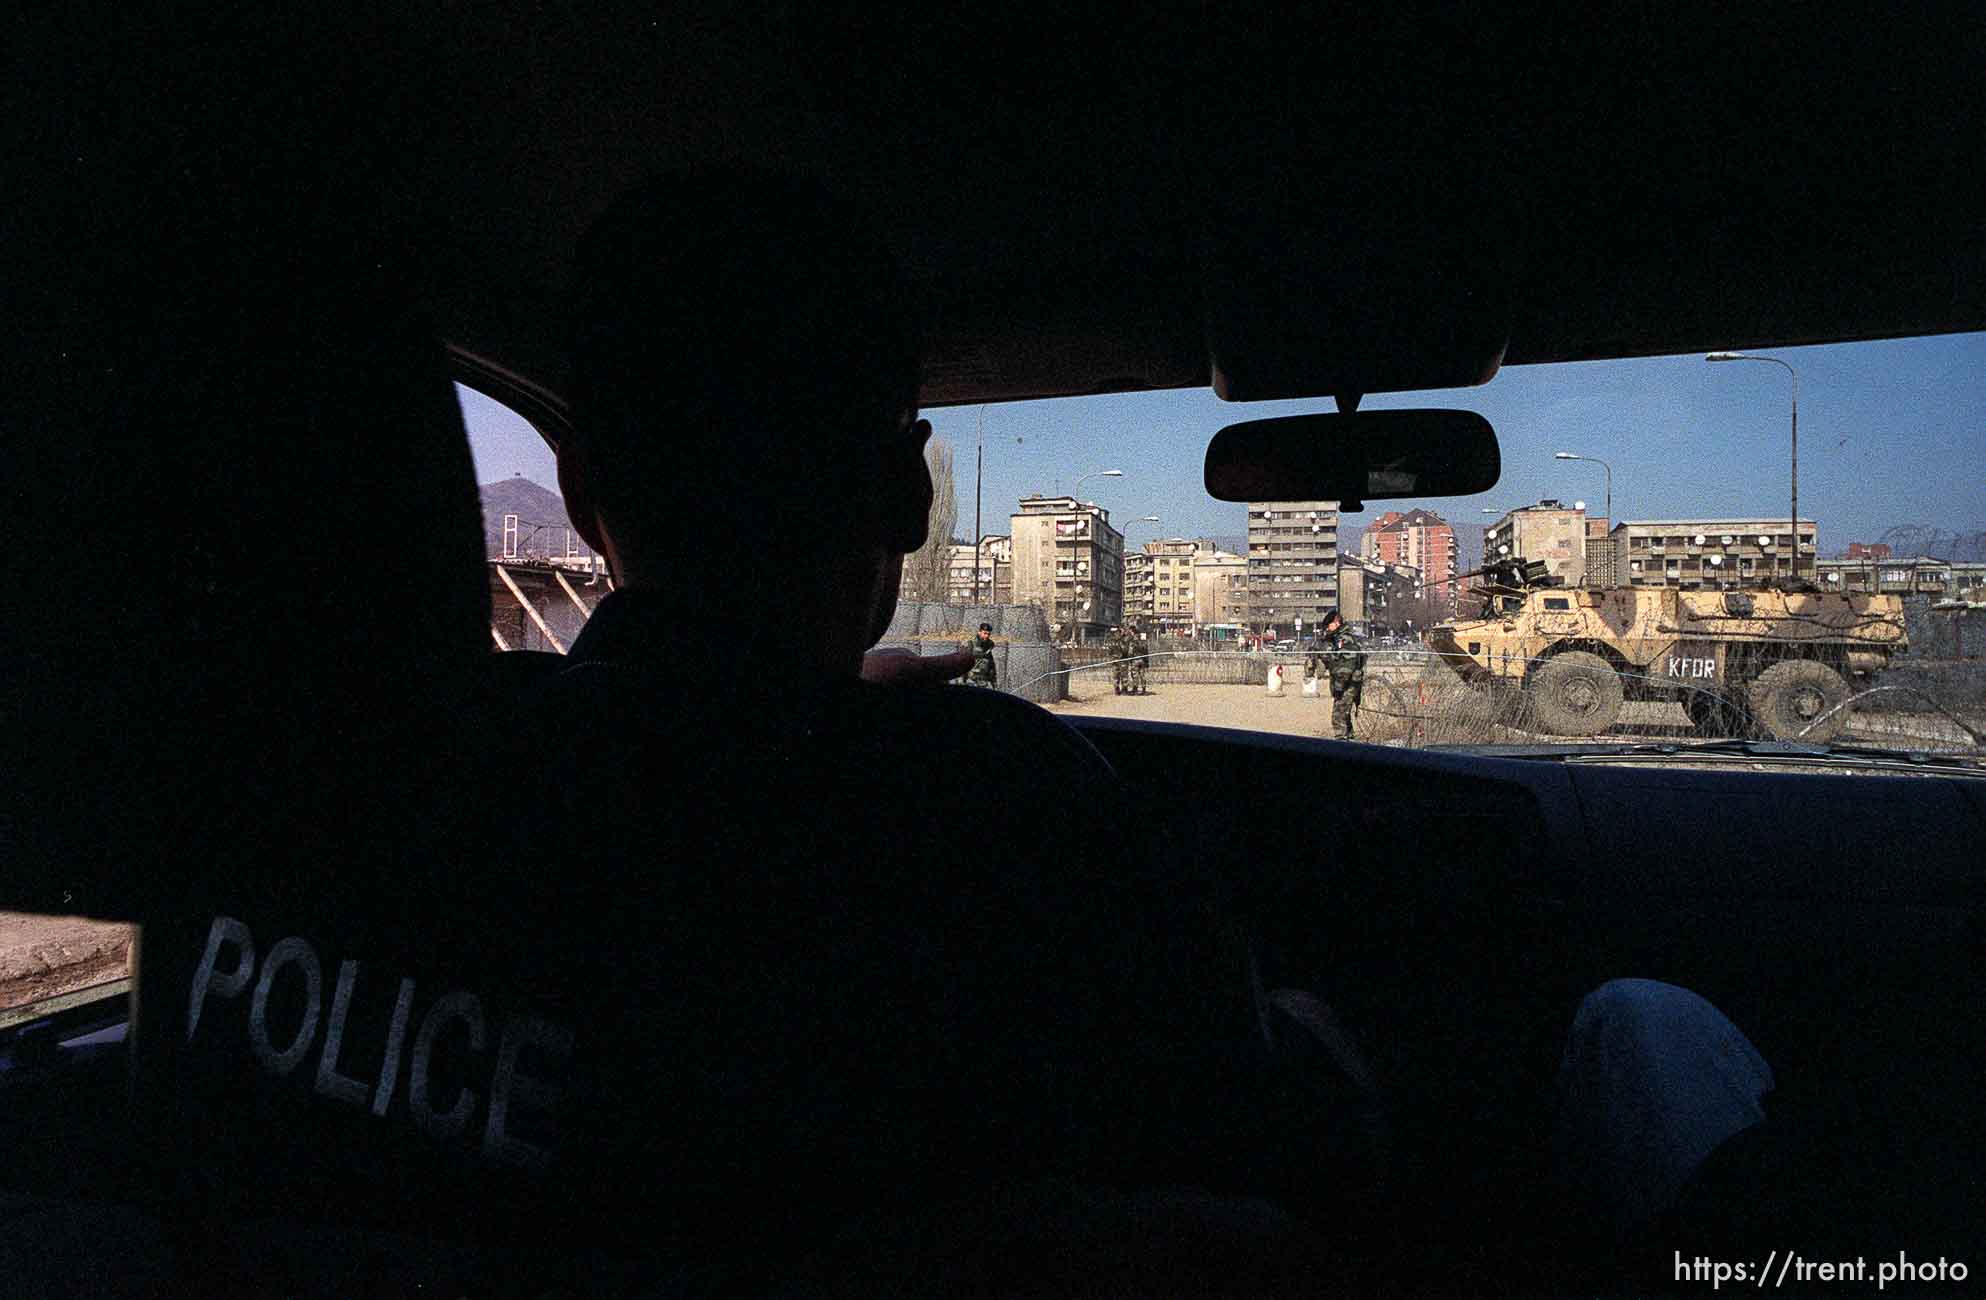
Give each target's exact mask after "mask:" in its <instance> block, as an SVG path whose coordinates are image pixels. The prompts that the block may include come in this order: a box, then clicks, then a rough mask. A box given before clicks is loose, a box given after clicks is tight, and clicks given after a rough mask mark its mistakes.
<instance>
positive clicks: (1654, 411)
mask: <svg viewBox="0 0 1986 1300" xmlns="http://www.w3.org/2000/svg"><path fill="white" fill-rule="evenodd" d="M1746 363H1750V364H1746ZM1981 374H1986V335H1981V334H1964V335H1949V336H1937V337H1925V338H1916V339H1902V340H1890V341H1881V342H1869V343H1853V344H1839V345H1828V346H1818V347H1807V348H1783V349H1772V350H1761V351H1759V352H1756V353H1744V354H1735V353H1716V354H1711V355H1710V356H1708V357H1707V356H1705V355H1704V354H1691V355H1687V356H1669V357H1651V358H1638V359H1629V360H1621V361H1606V362H1583V363H1573V364H1560V365H1536V366H1521V367H1508V368H1506V369H1504V370H1503V371H1502V372H1501V373H1499V374H1498V375H1497V376H1496V378H1495V379H1494V380H1493V381H1492V382H1491V383H1489V384H1487V385H1485V386H1483V387H1481V388H1475V389H1465V390H1451V391H1445V392H1441V393H1409V394H1380V395H1375V396H1372V397H1369V398H1367V399H1366V400H1365V402H1364V403H1363V407H1362V409H1368V410H1371V409H1388V408H1409V407H1415V406H1430V405H1440V406H1451V407H1452V406H1462V407H1467V408H1469V409H1472V410H1475V411H1479V412H1481V413H1482V414H1483V415H1484V416H1486V417H1487V418H1488V419H1489V420H1490V422H1491V424H1492V425H1493V426H1494V427H1495V429H1496V431H1497V436H1498V439H1499V442H1500V444H1501V449H1502V458H1503V473H1502V479H1501V481H1500V482H1499V483H1498V485H1497V486H1496V488H1495V489H1494V490H1493V491H1490V492H1487V493H1484V494H1481V495H1479V496H1471V497H1449V498H1430V499H1426V500H1398V501H1369V502H1366V503H1364V505H1365V508H1364V509H1362V510H1360V511H1357V512H1349V511H1345V510H1341V509H1340V508H1339V507H1340V503H1338V502H1333V501H1283V502H1251V503H1245V504H1243V503H1229V502H1220V501H1216V500H1214V499H1212V498H1211V497H1210V496H1208V495H1207V493H1206V491H1205V488H1204V485H1203V482H1202V461H1203V456H1204V453H1205V449H1206V445H1207V443H1208V441H1209V439H1210V438H1211V437H1212V436H1213V434H1214V432H1215V431H1216V430H1218V429H1219V428H1221V427H1222V426H1223V425H1226V424H1229V423H1233V422H1235V421H1237V420H1242V419H1257V418H1266V417H1274V416H1280V415H1291V414H1300V413H1305V412H1310V411H1323V410H1328V409H1331V404H1330V403H1329V402H1328V401H1323V400H1319V401H1307V402H1263V403H1250V404H1246V405H1236V404H1230V403H1225V402H1222V401H1220V400H1219V399H1217V398H1216V397H1215V396H1214V395H1213V394H1212V393H1211V392H1209V391H1206V390H1178V391H1164V392H1153V393H1131V394H1119V395H1111V396H1100V397H1090V398H1071V399H1061V400H1052V401H1034V402H1017V403H1000V404H989V405H986V406H983V407H950V408H942V409H938V410H932V411H927V412H925V414H926V415H927V417H928V418H929V419H930V420H931V422H932V424H933V426H934V429H935V436H934V438H933V441H932V444H931V450H930V460H931V465H932V471H933V478H934V481H935V482H936V484H937V487H938V492H937V495H936V502H935V504H934V507H933V511H932V520H931V524H932V528H931V538H930V540H929V541H928V542H927V544H926V547H925V550H924V551H923V552H921V553H919V554H916V555H912V556H910V557H908V559H907V560H906V563H905V571H904V583H903V589H902V595H901V602H900V607H899V610H898V615H897V620H896V622H895V624H894V625H893V626H892V627H891V629H890V632H889V635H888V636H887V637H886V639H885V643H884V644H885V645H886V646H897V647H908V648H914V649H918V650H920V651H923V652H926V653H933V652H938V651H942V650H950V649H955V648H957V647H958V646H960V645H961V644H965V643H968V642H970V641H972V640H974V639H975V636H976V629H977V628H978V625H979V624H980V623H981V622H982V621H985V622H989V623H991V624H992V640H993V642H994V643H995V651H994V658H993V663H992V666H991V667H990V668H988V669H986V673H987V674H989V675H991V676H992V677H993V678H994V681H993V682H992V684H994V685H996V687H997V688H998V689H1003V690H1009V691H1014V692H1017V693H1020V694H1023V695H1025V696H1027V697H1029V698H1031V699H1035V700H1037V701H1038V702H1040V703H1042V704H1043V705H1045V706H1046V707H1048V708H1050V709H1053V710H1056V711H1058V712H1061V713H1064V714H1068V715H1072V716H1083V715H1086V716H1109V717H1124V718H1140V719H1149V720H1154V721H1163V722H1176V723H1191V724H1199V725H1209V726H1220V727H1230V728H1243V729H1250V730H1261V731H1269V732H1278V733H1285V734H1294V735H1307V736H1319V737H1334V736H1335V737H1337V738H1339V739H1349V740H1352V741H1354V742H1357V743H1369V744H1381V745H1393V746H1443V745H1493V746H1496V747H1497V748H1498V751H1499V752H1510V753H1524V752H1535V753H1538V754H1540V755H1547V754H1552V755H1556V754H1565V753H1568V752H1576V751H1578V750H1580V749H1589V750H1590V749H1593V748H1596V747H1614V748H1623V749H1635V748H1638V747H1642V746H1658V747H1662V748H1665V749H1668V750H1674V749H1676V748H1679V747H1682V746H1687V745H1692V744H1698V743H1702V742H1718V741H1721V742H1727V743H1728V742H1733V741H1761V742H1775V741H1792V742H1802V743H1806V744H1810V745H1818V744H1827V745H1831V746H1833V747H1834V748H1835V749H1836V750H1838V751H1842V752H1847V751H1848V750H1850V749H1851V748H1855V749H1862V750H1870V751H1882V752H1888V751H1895V752H1898V753H1933V754H1946V755H1978V754H1981V753H1986V744H1983V742H1986V613H1982V607H1981V602H1986V515H1982V513H1981V502H1982V500H1986V498H1982V496H1981V493H1980V490H1979V489H1980V482H1979V477H1978V475H1979V464H1980V452H1981V450H1982V449H1986V385H1982V384H1981V383H1980V382H1979V379H1978V376H1980V375H1981ZM464 405H465V413H466V415H467V417H468V421H469V425H470V429H471V433H472V442H473V443H474V445H475V447H476V450H477V458H478V477H479V479H480V481H482V482H483V483H484V485H485V486H484V497H485V513H486V517H487V518H486V523H487V524H488V532H489V537H490V555H491V560H492V564H493V566H495V565H496V564H497V563H498V562H499V561H501V562H502V563H503V565H504V567H505V568H506V571H507V572H508V573H509V576H511V577H512V578H513V579H514V580H516V583H517V585H518V586H522V587H525V588H527V593H528V586H529V584H528V582H526V581H524V580H522V579H520V578H519V574H518V569H519V566H520V565H521V566H523V567H524V568H526V569H529V568H532V567H533V566H538V567H547V568H565V569H568V570H582V571H584V573H585V575H586V576H587V577H588V578H589V579H597V580H598V581H599V582H604V581H606V580H607V579H606V575H605V574H604V567H603V565H602V564H601V562H599V561H598V560H597V559H596V558H595V557H594V556H593V555H592V553H591V552H590V551H589V550H587V549H586V548H585V546H584V543H583V542H580V541H577V540H575V537H574V534H572V533H571V531H570V528H569V521H568V520H566V519H565V518H564V515H563V512H562V509H561V508H560V505H559V502H558V498H557V493H556V479H555V476H554V474H553V471H552V467H551V457H550V455H549V453H548V452H547V451H546V450H545V448H544V444H543V442H542V440H540V439H538V438H537V437H536V436H535V434H534V433H533V432H532V431H531V430H530V428H529V426H528V425H526V424H524V422H523V421H522V420H521V419H519V418H518V417H516V416H515V415H512V414H511V413H509V412H508V411H506V410H504V408H502V407H500V406H497V405H496V404H495V403H492V402H490V401H488V399H485V398H481V397H479V396H477V395H475V394H469V393H467V391H466V390H465V397H464ZM1796 474H1797V478H1796V477H1795V476H1796ZM1796 492H1797V501H1796V500H1795V494H1796ZM495 583H496V580H494V579H493V587H492V591H493V593H497V592H498V588H497V586H496V585H495ZM566 585H570V584H566ZM545 589H546V590H548V591H552V593H553V594H552V598H551V599H548V600H546V601H544V602H542V603H543V606H544V608H543V609H542V610H539V611H536V612H538V613H540V615H541V617H539V618H536V619H534V618H532V617H530V615H531V613H532V612H533V611H532V610H529V609H526V608H523V607H522V606H524V605H529V604H530V603H531V602H530V600H529V598H528V594H527V596H526V598H525V599H524V600H523V601H522V603H521V604H520V602H519V600H518V598H517V595H516V592H515V590H513V587H512V584H510V583H506V584H504V586H503V589H502V592H501V593H500V594H501V596H502V597H503V598H502V599H500V600H499V605H500V606H502V607H503V609H504V611H505V616H506V618H507V619H508V621H507V623H506V626H505V627H504V628H502V629H497V635H498V639H499V643H500V644H503V645H507V646H510V647H512V648H531V649H553V650H558V649H562V648H563V646H564V644H565V643H567V642H568V641H569V637H570V635H571V633H572V631H573V630H574V628H575V627H576V622H577V621H578V620H583V615H584V610H585V607H586V601H585V600H584V599H581V600H578V601H574V600H571V599H567V598H565V597H564V596H562V595H560V594H559V593H558V592H557V591H556V590H555V589H553V588H551V587H550V585H549V584H546V585H545ZM582 595H583V593H582ZM1334 616H1335V620H1336V622H1335V623H1332V622H1331V621H1330V620H1332V619H1333V617H1334ZM982 684H984V683H982Z"/></svg>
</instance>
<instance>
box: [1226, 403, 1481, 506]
mask: <svg viewBox="0 0 1986 1300" xmlns="http://www.w3.org/2000/svg"><path fill="white" fill-rule="evenodd" d="M1502 473H1503V458H1502V456H1501V455H1499V454H1498V451H1497V445H1496V431H1495V430H1494V429H1492V428H1491V427H1490V422H1489V421H1488V420H1486V419H1484V418H1483V417H1482V416H1481V415H1478V414H1477V413H1476V412H1474V411H1356V412H1352V413H1349V414H1346V413H1342V412H1341V413H1337V414H1332V413H1329V412H1318V413H1315V414H1312V415H1292V416H1285V417H1283V418H1281V419H1275V420H1249V421H1246V422H1245V423H1242V424H1230V425H1228V426H1227V427H1226V428H1225V429H1222V430H1221V431H1220V432H1219V433H1217V434H1215V435H1214V440H1213V441H1212V442H1211V443H1209V444H1208V445H1207V467H1206V480H1207V493H1208V495H1210V496H1212V497H1213V498H1214V499H1215V500H1217V501H1336V502H1338V503H1339V504H1338V508H1339V509H1340V510H1343V511H1345V512H1347V513H1353V512H1356V511H1359V510H1363V509H1364V508H1365V502H1366V500H1368V499H1373V500H1385V499H1387V498H1392V497H1446V496H1469V495H1471V494H1472V493H1476V492H1486V491H1488V490H1489V489H1490V488H1492V487H1495V486H1496V481H1497V479H1498V477H1499V476H1501V474H1502Z"/></svg>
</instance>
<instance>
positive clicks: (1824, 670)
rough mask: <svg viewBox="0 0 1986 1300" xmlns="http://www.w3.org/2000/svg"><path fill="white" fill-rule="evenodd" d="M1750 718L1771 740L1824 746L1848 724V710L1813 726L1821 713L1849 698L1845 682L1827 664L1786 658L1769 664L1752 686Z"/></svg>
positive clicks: (1843, 710)
mask: <svg viewBox="0 0 1986 1300" xmlns="http://www.w3.org/2000/svg"><path fill="white" fill-rule="evenodd" d="M1750 695H1751V705H1752V716H1753V717H1754V718H1756V719H1757V720H1758V726H1759V729H1760V730H1761V731H1763V732H1764V733H1765V734H1766V735H1767V736H1769V737H1770V738H1772V739H1773V740H1806V741H1812V742H1813V743H1815V744H1825V743H1827V742H1828V741H1830V740H1833V739H1834V738H1835V737H1836V736H1838V735H1840V734H1841V730H1842V728H1844V727H1846V726H1847V725H1848V710H1846V709H1842V710H1841V711H1840V712H1838V713H1835V714H1833V715H1832V716H1830V717H1828V718H1827V719H1826V721H1823V722H1819V723H1816V721H1815V720H1816V719H1818V718H1820V717H1821V715H1822V714H1825V713H1827V712H1828V710H1830V709H1832V708H1834V706H1835V705H1837V704H1839V703H1841V702H1842V701H1843V700H1845V699H1847V698H1848V683H1847V682H1845V681H1843V680H1842V679H1841V674H1840V673H1838V672H1836V671H1834V669H1832V668H1829V667H1828V666H1827V665H1826V664H1823V663H1815V662H1814V661H1813V660H1811V659H1787V660H1784V661H1782V662H1780V663H1776V664H1774V665H1772V667H1770V668H1768V669H1766V670H1765V671H1764V672H1762V673H1760V674H1759V675H1758V680H1756V681H1754V682H1753V683H1752V684H1751V691H1750Z"/></svg>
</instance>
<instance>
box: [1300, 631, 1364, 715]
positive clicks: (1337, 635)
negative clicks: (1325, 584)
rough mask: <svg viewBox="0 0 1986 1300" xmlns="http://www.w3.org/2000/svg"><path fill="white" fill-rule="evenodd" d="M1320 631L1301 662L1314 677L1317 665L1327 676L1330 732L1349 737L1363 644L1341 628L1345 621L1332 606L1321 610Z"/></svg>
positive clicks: (1361, 679) (1359, 695)
mask: <svg viewBox="0 0 1986 1300" xmlns="http://www.w3.org/2000/svg"><path fill="white" fill-rule="evenodd" d="M1322 626H1323V631H1322V632H1321V633H1320V634H1319V635H1318V638H1317V640H1316V642H1315V643H1313V645H1312V648H1311V655H1310V658H1309V659H1308V660H1306V661H1305V663H1304V669H1305V671H1306V672H1308V673H1310V674H1311V675H1312V676H1315V675H1316V673H1317V668H1318V665H1319V664H1320V663H1321V664H1322V665H1323V668H1324V671H1325V672H1326V673H1327V674H1329V675H1330V678H1331V734H1332V735H1334V736H1336V737H1337V738H1338V739H1339V740H1350V739H1352V715H1353V714H1354V713H1356V712H1358V706H1359V700H1360V699H1361V698H1362V697H1363V696H1364V694H1365V646H1364V644H1363V643H1361V642H1360V641H1359V639H1358V638H1357V637H1355V636H1353V635H1352V634H1351V633H1350V632H1347V631H1345V620H1344V619H1343V618H1341V617H1339V615H1338V611H1337V610H1335V609H1327V610H1325V611H1324V621H1323V624H1322Z"/></svg>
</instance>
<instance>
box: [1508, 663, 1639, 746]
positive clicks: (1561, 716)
mask: <svg viewBox="0 0 1986 1300" xmlns="http://www.w3.org/2000/svg"><path fill="white" fill-rule="evenodd" d="M1524 694H1525V697H1526V699H1527V700H1528V701H1529V703H1530V706H1531V718H1532V720H1533V722H1534V723H1535V724H1536V726H1537V728H1538V730H1540V731H1543V732H1547V733H1549V734H1551V735H1554V736H1595V735H1598V734H1599V733H1600V732H1603V731H1605V730H1606V729H1607V728H1608V727H1611V726H1613V725H1614V719H1615V718H1618V717H1619V716H1620V712H1621V697H1622V695H1623V694H1624V692H1623V690H1622V689H1621V679H1620V674H1619V673H1617V672H1615V671H1614V666H1613V665H1612V664H1610V663H1608V662H1607V661H1606V660H1604V659H1602V658H1601V657H1600V656H1598V655H1596V654H1589V653H1588V652H1586V651H1584V650H1568V651H1566V652H1565V653H1564V654H1561V655H1554V656H1553V657H1552V658H1550V659H1547V660H1546V661H1545V662H1544V663H1542V664H1539V665H1538V666H1537V667H1536V668H1534V669H1532V670H1531V675H1530V676H1529V677H1528V678H1527V679H1526V680H1525V683H1524Z"/></svg>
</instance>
